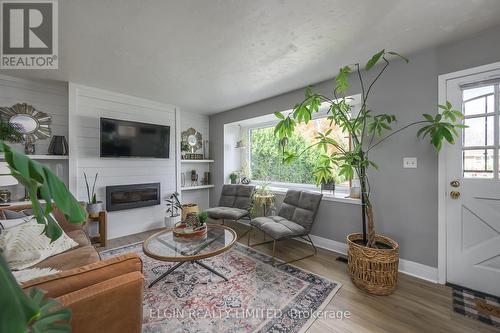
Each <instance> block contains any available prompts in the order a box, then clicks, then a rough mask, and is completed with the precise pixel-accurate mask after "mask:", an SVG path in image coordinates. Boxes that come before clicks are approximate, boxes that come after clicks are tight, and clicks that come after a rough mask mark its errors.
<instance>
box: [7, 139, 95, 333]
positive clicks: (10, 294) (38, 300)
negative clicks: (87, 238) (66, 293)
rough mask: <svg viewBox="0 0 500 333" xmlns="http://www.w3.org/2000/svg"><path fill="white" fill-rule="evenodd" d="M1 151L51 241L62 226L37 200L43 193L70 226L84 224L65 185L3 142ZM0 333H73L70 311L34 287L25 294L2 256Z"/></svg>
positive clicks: (82, 213)
mask: <svg viewBox="0 0 500 333" xmlns="http://www.w3.org/2000/svg"><path fill="white" fill-rule="evenodd" d="M0 152H2V153H3V154H4V155H5V161H6V162H7V163H8V164H9V167H10V169H11V174H12V176H13V177H15V178H16V179H17V180H18V181H19V183H21V184H22V185H24V186H25V187H26V189H27V191H28V193H29V196H30V200H31V203H32V205H33V214H34V216H35V218H36V220H37V222H38V223H40V224H43V225H45V229H44V233H45V235H47V237H49V238H50V239H51V240H52V241H54V240H56V239H57V238H59V236H61V234H62V231H61V228H60V227H59V224H58V223H57V222H56V221H55V220H54V218H53V217H52V216H51V212H52V210H53V208H52V205H50V204H46V205H45V207H43V206H42V204H41V202H40V201H39V199H38V197H37V193H40V195H41V197H42V198H43V200H45V202H46V203H53V204H54V205H55V206H57V208H58V209H59V210H60V211H61V212H62V213H64V215H65V216H66V218H67V219H68V221H69V222H70V223H83V221H84V220H85V211H84V210H83V209H82V208H81V206H80V204H79V203H78V201H76V199H75V198H74V197H73V195H72V194H71V193H70V192H69V191H68V189H67V188H66V186H65V185H64V183H63V182H62V181H61V180H60V179H59V178H57V176H56V175H54V174H53V173H52V171H51V170H50V169H49V168H47V167H45V166H43V165H41V164H39V163H38V162H35V161H33V160H31V159H29V158H28V157H27V156H26V155H24V154H22V153H19V152H17V151H15V150H13V149H12V148H11V147H10V146H8V145H6V144H5V143H4V142H3V141H2V142H0ZM0 286H1V288H2V289H1V292H0V309H2V311H0V332H9V333H21V332H47V333H50V332H54V333H56V332H58V333H60V332H70V331H71V326H70V325H69V322H70V319H71V310H70V309H67V308H64V307H63V306H62V305H61V304H59V303H58V302H57V301H55V300H50V299H49V300H47V299H44V294H45V293H44V292H43V291H41V290H39V289H36V288H32V289H31V290H30V292H29V294H28V295H26V294H25V293H24V292H23V290H22V289H21V287H20V286H19V285H18V283H17V282H16V280H15V279H14V276H13V275H12V273H11V272H10V270H9V267H8V265H7V262H6V261H5V259H4V258H3V256H2V255H0Z"/></svg>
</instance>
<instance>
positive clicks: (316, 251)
mask: <svg viewBox="0 0 500 333" xmlns="http://www.w3.org/2000/svg"><path fill="white" fill-rule="evenodd" d="M306 237H307V239H306V238H304V237H300V238H302V239H303V240H305V241H308V242H309V243H310V244H311V246H312V248H313V249H314V253H312V254H308V255H307V256H304V257H300V258H297V259H292V260H289V261H285V262H282V263H280V264H278V265H277V266H281V265H284V264H290V263H292V262H295V261H299V260H302V259H306V258H310V257H314V256H315V255H317V254H318V249H317V248H316V245H314V242H313V241H312V239H311V237H310V236H309V235H306Z"/></svg>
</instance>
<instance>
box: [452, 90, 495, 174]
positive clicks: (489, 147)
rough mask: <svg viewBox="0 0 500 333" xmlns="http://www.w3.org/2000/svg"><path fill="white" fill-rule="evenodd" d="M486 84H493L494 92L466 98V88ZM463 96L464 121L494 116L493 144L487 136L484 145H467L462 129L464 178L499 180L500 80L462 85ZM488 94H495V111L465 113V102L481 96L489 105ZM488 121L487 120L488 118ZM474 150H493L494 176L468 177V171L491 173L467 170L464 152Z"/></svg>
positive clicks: (481, 171) (480, 171)
mask: <svg viewBox="0 0 500 333" xmlns="http://www.w3.org/2000/svg"><path fill="white" fill-rule="evenodd" d="M486 86H493V93H489V94H483V95H479V96H476V97H473V98H469V99H467V100H465V99H464V97H463V95H464V91H465V90H466V89H474V88H481V87H486ZM461 88H462V89H461V90H462V91H461V96H462V105H461V106H462V108H461V109H462V114H464V119H463V123H464V124H465V121H466V120H468V119H478V118H486V119H487V118H488V117H493V144H489V145H488V144H487V142H486V141H487V138H486V137H485V145H482V146H465V140H466V136H465V129H462V131H461V132H462V133H461V134H462V135H461V136H462V137H461V142H462V145H461V147H460V149H461V155H462V158H461V160H462V178H464V179H471V180H483V181H492V180H496V181H498V180H499V179H500V161H499V159H500V156H499V155H500V81H498V80H496V82H495V81H493V82H487V83H484V82H479V83H477V84H472V85H465V86H463V87H461ZM488 96H493V112H487V111H488V110H486V112H484V113H479V114H473V115H465V104H466V103H467V102H470V101H474V100H478V99H481V98H484V99H485V107H487V103H488V102H487V97H488ZM486 121H487V120H486ZM486 126H487V124H486V123H485V135H487V128H486ZM473 150H484V151H485V152H486V151H487V150H492V151H493V155H492V159H493V169H492V171H491V174H492V177H466V175H465V174H466V173H472V172H477V173H489V171H488V170H466V169H465V156H464V153H465V152H466V151H473ZM486 163H487V159H485V165H486Z"/></svg>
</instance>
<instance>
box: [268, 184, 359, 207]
mask: <svg viewBox="0 0 500 333" xmlns="http://www.w3.org/2000/svg"><path fill="white" fill-rule="evenodd" d="M269 189H270V190H271V191H272V192H274V193H279V194H285V193H286V191H287V190H288V189H287V188H285V187H276V186H270V187H269ZM306 191H310V192H317V193H321V192H320V191H314V190H310V189H306ZM321 200H323V201H335V202H344V203H349V204H353V205H361V199H355V198H350V197H349V193H348V192H346V191H334V192H333V193H332V192H331V191H323V198H322V199H321Z"/></svg>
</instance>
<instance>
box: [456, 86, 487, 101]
mask: <svg viewBox="0 0 500 333" xmlns="http://www.w3.org/2000/svg"><path fill="white" fill-rule="evenodd" d="M494 91H495V86H493V85H491V86H484V87H479V88H472V89H465V90H464V92H463V99H464V101H467V100H469V99H472V98H474V97H478V96H483V95H488V94H493V92H494Z"/></svg>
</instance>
